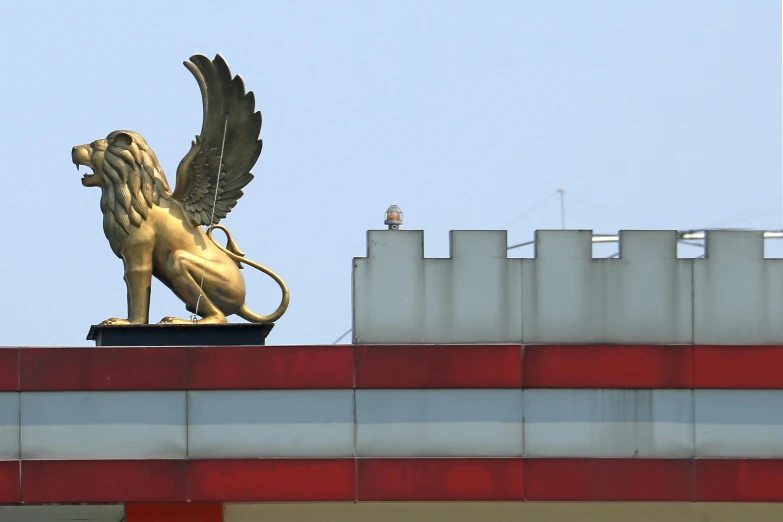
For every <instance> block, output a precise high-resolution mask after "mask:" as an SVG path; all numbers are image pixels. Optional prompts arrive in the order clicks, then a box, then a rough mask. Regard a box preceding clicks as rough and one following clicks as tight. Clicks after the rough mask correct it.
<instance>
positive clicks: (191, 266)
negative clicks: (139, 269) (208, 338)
mask: <svg viewBox="0 0 783 522" xmlns="http://www.w3.org/2000/svg"><path fill="white" fill-rule="evenodd" d="M215 263H217V264H218V265H221V264H220V263H219V260H217V259H215V260H214V261H213V262H210V261H209V260H208V261H207V267H206V269H205V263H204V258H203V257H200V256H196V255H194V254H191V253H190V252H187V251H184V250H175V251H174V252H172V253H171V254H169V259H168V263H167V265H166V274H165V276H166V278H167V279H168V281H169V283H170V285H171V288H172V289H173V290H174V293H175V294H176V295H177V297H179V298H180V299H181V300H182V301H183V302H184V303H185V307H186V309H187V310H188V311H190V312H191V313H196V310H198V315H199V316H201V318H200V319H198V320H196V321H195V322H196V323H199V324H223V323H227V322H228V319H226V314H225V313H224V311H223V310H221V309H220V307H218V306H217V305H216V303H215V302H214V301H213V300H212V299H210V297H209V294H210V293H209V292H208V288H210V287H212V286H213V285H212V284H211V283H212V282H213V280H214V279H215V276H216V275H217V274H216V273H215V272H216V271H219V270H220V269H221V266H214V265H215ZM235 269H236V268H235ZM205 270H206V271H205ZM236 270H237V271H238V269H236ZM204 271H205V272H204ZM202 272H203V273H204V288H203V292H202V289H201V284H200V282H201V277H202ZM193 322H194V321H192V320H188V319H181V318H179V317H164V318H163V319H162V320H161V321H160V323H159V324H192V323H193Z"/></svg>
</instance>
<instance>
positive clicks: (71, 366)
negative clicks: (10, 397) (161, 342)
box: [19, 347, 187, 391]
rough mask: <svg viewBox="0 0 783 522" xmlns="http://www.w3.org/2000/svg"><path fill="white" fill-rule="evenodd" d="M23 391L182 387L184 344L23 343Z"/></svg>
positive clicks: (184, 368)
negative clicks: (60, 345) (47, 345)
mask: <svg viewBox="0 0 783 522" xmlns="http://www.w3.org/2000/svg"><path fill="white" fill-rule="evenodd" d="M19 373H20V380H21V389H22V391H75V390H78V391H99V390H181V389H184V388H185V386H186V384H187V349H186V348H172V347H159V348H25V349H23V350H22V351H21V369H20V372H19Z"/></svg>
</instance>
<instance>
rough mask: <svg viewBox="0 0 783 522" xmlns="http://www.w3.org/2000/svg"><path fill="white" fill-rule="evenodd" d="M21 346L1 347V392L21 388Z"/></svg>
mask: <svg viewBox="0 0 783 522" xmlns="http://www.w3.org/2000/svg"><path fill="white" fill-rule="evenodd" d="M19 351H20V350H19V348H0V392H4V391H18V390H19Z"/></svg>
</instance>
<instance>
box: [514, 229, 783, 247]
mask: <svg viewBox="0 0 783 522" xmlns="http://www.w3.org/2000/svg"><path fill="white" fill-rule="evenodd" d="M721 230H753V229H743V228H737V229H729V228H724V229H721ZM763 236H764V239H783V230H764V231H763ZM705 239H707V233H706V231H699V230H687V231H683V232H677V241H680V242H682V243H684V244H686V245H691V246H704V245H701V244H698V243H691V242H690V241H694V240H695V241H698V240H705ZM592 242H593V243H619V242H620V235H619V234H593V237H592ZM535 244H536V242H535V240H533V241H525V242H524V243H517V244H515V245H510V246H507V247H506V250H513V249H515V248H520V247H524V246H530V245H535Z"/></svg>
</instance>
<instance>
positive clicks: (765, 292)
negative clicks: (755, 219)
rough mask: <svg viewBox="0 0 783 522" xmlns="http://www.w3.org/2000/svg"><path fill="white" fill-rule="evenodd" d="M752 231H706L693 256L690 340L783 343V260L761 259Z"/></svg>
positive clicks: (757, 239)
mask: <svg viewBox="0 0 783 522" xmlns="http://www.w3.org/2000/svg"><path fill="white" fill-rule="evenodd" d="M763 256H764V239H763V236H762V233H761V232H757V231H709V232H707V257H706V258H705V259H696V260H694V268H693V277H694V286H693V291H694V342H695V343H702V344H774V343H780V342H783V321H781V320H780V318H781V317H783V291H781V289H783V260H780V259H764V258H763Z"/></svg>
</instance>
